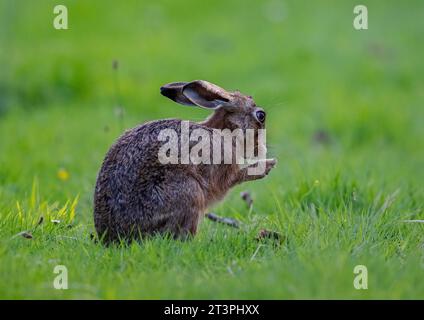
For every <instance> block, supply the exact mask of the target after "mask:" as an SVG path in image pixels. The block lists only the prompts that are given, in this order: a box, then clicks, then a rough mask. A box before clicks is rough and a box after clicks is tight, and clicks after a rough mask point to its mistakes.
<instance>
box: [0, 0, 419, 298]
mask: <svg viewBox="0 0 424 320" xmlns="http://www.w3.org/2000/svg"><path fill="white" fill-rule="evenodd" d="M57 4H64V5H66V6H67V8H68V22H69V29H68V30H55V29H54V28H53V19H54V17H55V15H54V14H53V8H54V6H55V5H57ZM357 4H359V3H357V2H356V1H322V0H320V1H278V0H266V1H236V0H226V1H218V0H216V1H213V2H207V1H194V0H193V1H170V0H169V1H155V2H148V1H133V0H131V1H125V2H124V1H122V2H117V1H105V0H102V1H97V0H91V1H79V0H72V1H60V2H57V1H50V0H49V1H47V0H43V1H37V2H36V1H29V0H20V1H12V0H0V64H1V70H0V215H1V222H0V238H1V239H0V298H76V297H77V298H164V297H165V298H328V297H330V298H405V297H407V298H422V297H423V294H424V284H423V282H422V281H420V279H422V276H423V275H424V274H423V267H422V266H423V263H422V254H423V251H422V244H423V230H424V228H423V227H422V224H419V223H410V224H407V223H403V222H402V220H405V219H423V211H422V204H423V200H424V195H423V189H422V181H423V180H424V174H423V164H424V151H423V148H424V142H423V137H424V126H423V119H424V108H423V102H424V90H423V87H424V77H423V75H424V62H423V56H424V42H423V41H422V40H423V38H424V22H423V21H424V20H423V18H422V17H423V13H424V2H423V1H419V0H417V1H412V0H411V1H403V2H401V1H394V0H392V1H384V2H383V1H377V0H375V1H362V2H361V4H364V5H366V6H367V7H368V14H369V29H368V30H364V31H358V30H355V29H354V28H353V25H352V22H353V19H354V14H353V8H354V6H355V5H357ZM113 66H115V68H114V67H113ZM194 79H204V80H208V81H210V82H213V83H216V84H218V85H220V86H222V87H224V88H226V89H229V90H235V89H239V90H240V91H242V92H243V93H246V94H250V95H252V96H253V97H254V99H255V100H256V101H257V103H258V104H259V105H261V106H263V107H264V108H265V110H266V111H267V142H268V144H269V154H270V156H272V157H276V158H277V159H278V160H279V165H278V167H277V168H276V169H275V170H273V171H272V173H271V174H270V176H269V178H267V179H265V180H263V181H257V182H254V183H249V184H246V185H243V186H240V187H238V188H237V189H236V190H235V191H233V192H232V193H231V194H230V195H229V197H227V198H226V200H225V201H224V202H223V203H222V204H220V205H219V206H218V207H217V208H216V212H217V213H219V214H221V215H225V216H233V217H236V218H238V219H240V220H243V221H244V222H246V224H247V225H249V226H251V227H249V228H248V229H249V230H248V232H247V233H238V232H235V231H234V230H228V229H227V228H225V227H220V226H216V225H211V223H210V222H207V221H205V222H204V223H203V224H202V228H201V230H200V233H199V236H198V237H197V238H196V239H195V240H194V241H192V242H190V243H178V242H177V243H175V242H172V241H168V240H166V239H153V240H151V242H147V243H146V244H145V245H138V244H133V245H132V246H131V247H130V248H113V249H107V248H103V247H100V246H98V245H96V244H94V243H92V241H91V240H90V239H89V234H90V232H92V231H93V230H94V228H93V225H92V193H93V187H94V183H95V178H96V174H97V171H98V170H99V168H100V165H101V161H102V159H103V157H104V155H105V153H106V151H107V150H108V148H109V147H110V145H111V144H112V143H113V141H114V140H115V139H116V138H117V137H118V136H119V135H120V134H121V133H122V132H123V130H124V129H126V128H130V127H133V126H135V125H136V124H138V123H142V122H144V121H147V120H153V119H160V118H172V117H177V118H182V119H190V120H201V119H203V118H205V117H206V116H207V114H208V112H207V111H205V110H200V109H196V108H188V107H182V106H178V105H177V104H174V103H172V102H171V101H168V100H167V99H165V98H163V97H162V96H160V94H159V87H160V86H161V85H163V84H165V83H168V82H173V81H190V80H194ZM242 190H249V191H250V192H251V193H252V196H253V197H254V200H255V209H254V211H253V212H250V213H248V212H247V211H248V210H247V209H246V208H245V205H244V203H243V201H242V200H241V199H240V197H239V192H240V191H242ZM77 195H79V198H78V205H77V207H76V210H75V216H74V214H71V212H72V209H70V207H67V208H65V209H64V210H62V211H61V208H63V206H64V204H65V203H66V201H71V202H72V201H73V200H74V199H75V197H77ZM71 202H69V203H71ZM40 216H43V217H45V218H46V217H50V218H52V219H53V218H55V217H56V218H57V217H59V218H60V219H62V220H64V221H65V220H66V221H68V220H69V221H68V222H69V223H72V225H73V226H75V227H74V228H66V226H62V225H61V224H59V226H55V225H53V224H52V223H50V221H49V219H45V222H44V223H43V224H42V225H41V226H40V228H37V229H36V230H35V231H33V239H24V238H23V237H20V236H18V237H16V236H15V235H16V234H17V233H18V232H20V231H23V230H29V229H31V228H33V227H34V225H35V224H36V222H37V221H38V219H39V217H40ZM64 216H66V218H64ZM261 227H269V228H273V229H276V230H278V231H280V232H281V233H283V234H284V235H285V236H286V237H287V239H288V241H287V242H286V243H285V244H284V245H282V247H277V248H276V247H275V246H274V245H273V244H269V243H265V244H260V245H259V246H258V243H257V242H255V241H254V235H255V232H256V231H257V230H258V229H259V228H261ZM258 248H259V249H258ZM58 263H60V264H64V265H66V266H68V268H69V270H70V271H69V273H70V280H69V281H70V289H69V290H66V291H60V290H54V289H52V288H51V282H52V281H53V278H54V274H53V272H52V270H53V267H54V265H55V264H58ZM367 263H368V265H369V268H370V270H369V273H370V275H369V278H370V282H372V285H371V284H370V285H369V290H367V291H357V290H354V288H353V286H352V281H353V273H352V270H353V267H354V266H355V265H356V264H367ZM71 279H73V280H71ZM72 281H74V282H72ZM73 283H74V284H73Z"/></svg>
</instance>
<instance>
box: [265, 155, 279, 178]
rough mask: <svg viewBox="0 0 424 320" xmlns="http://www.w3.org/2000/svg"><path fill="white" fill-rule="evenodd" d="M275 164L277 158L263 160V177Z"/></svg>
mask: <svg viewBox="0 0 424 320" xmlns="http://www.w3.org/2000/svg"><path fill="white" fill-rule="evenodd" d="M276 164H277V159H267V160H265V172H264V177H265V176H266V175H268V173H269V172H270V171H271V169H272V168H274V167H275V165H276Z"/></svg>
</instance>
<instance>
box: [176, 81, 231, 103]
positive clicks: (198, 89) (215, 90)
mask: <svg viewBox="0 0 424 320" xmlns="http://www.w3.org/2000/svg"><path fill="white" fill-rule="evenodd" d="M182 94H183V95H184V96H185V97H186V98H187V99H188V100H190V101H191V102H192V103H193V104H195V105H198V106H199V107H203V108H208V109H216V108H218V107H221V106H225V105H228V102H229V101H230V99H231V95H230V94H229V93H228V92H227V91H226V90H224V89H222V88H220V87H218V86H217V85H214V84H212V83H210V82H207V81H204V80H196V81H192V82H189V83H187V84H186V85H184V86H183V89H182Z"/></svg>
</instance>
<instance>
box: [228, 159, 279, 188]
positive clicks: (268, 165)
mask: <svg viewBox="0 0 424 320" xmlns="http://www.w3.org/2000/svg"><path fill="white" fill-rule="evenodd" d="M276 164H277V160H276V159H264V160H259V161H256V162H255V163H253V164H251V165H249V166H247V167H245V168H243V169H241V170H240V171H239V173H238V176H237V178H236V183H235V184H238V183H242V182H246V181H252V180H258V179H262V178H264V177H266V176H267V175H268V173H269V172H270V171H271V169H272V168H274V167H275V165H276Z"/></svg>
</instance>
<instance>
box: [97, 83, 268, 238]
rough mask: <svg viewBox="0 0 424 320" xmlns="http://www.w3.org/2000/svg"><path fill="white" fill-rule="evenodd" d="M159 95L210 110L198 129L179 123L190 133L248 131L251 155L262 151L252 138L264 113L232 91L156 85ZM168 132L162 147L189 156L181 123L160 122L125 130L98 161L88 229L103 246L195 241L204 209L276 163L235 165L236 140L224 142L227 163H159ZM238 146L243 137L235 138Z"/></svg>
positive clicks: (195, 85) (262, 125) (203, 85)
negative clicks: (160, 239) (159, 237)
mask: <svg viewBox="0 0 424 320" xmlns="http://www.w3.org/2000/svg"><path fill="white" fill-rule="evenodd" d="M161 94H162V95H164V96H166V97H168V98H170V99H172V100H174V101H175V102H178V103H180V104H183V105H188V106H199V107H203V108H207V109H211V110H213V111H214V112H213V114H212V115H210V116H209V117H208V118H207V119H206V120H204V121H202V122H199V123H196V122H188V121H186V123H187V130H188V132H189V133H190V134H191V133H193V132H194V131H195V130H196V129H199V130H200V129H201V130H203V132H207V133H209V134H211V135H212V134H214V133H215V132H217V131H219V130H224V129H229V130H227V131H234V130H238V131H239V132H242V133H245V132H246V131H248V130H251V131H253V132H254V133H255V134H254V140H253V141H254V143H253V144H254V147H253V148H254V150H255V152H256V153H257V152H258V150H259V149H260V148H261V147H262V148H263V149H264V148H265V150H266V147H265V145H264V144H261V141H260V140H259V139H258V132H259V131H260V129H264V128H265V112H264V111H263V109H261V108H260V107H258V106H257V105H256V104H255V102H254V101H253V99H252V97H250V96H245V95H243V94H241V93H240V92H238V91H235V92H227V91H226V90H224V89H222V88H220V87H218V86H216V85H214V84H212V83H209V82H207V81H202V80H197V81H192V82H188V83H186V82H177V83H170V84H167V85H164V86H163V87H161ZM169 130H171V131H172V130H173V131H174V132H176V137H175V138H176V139H174V140H173V141H171V138H170V139H169V141H168V144H169V143H170V142H172V143H174V144H176V145H177V147H178V150H180V151H179V153H178V157H179V158H181V157H183V156H184V155H183V152H184V151H185V152H190V151H193V148H194V147H195V143H196V141H192V139H191V138H190V139H188V143H187V144H188V149H187V150H183V146H182V144H183V142H184V139H186V138H184V139H183V138H182V131H183V129H182V121H181V120H178V119H165V120H158V121H152V122H147V123H144V124H142V125H139V126H137V127H135V128H133V129H130V130H128V131H126V132H125V133H124V134H123V135H122V136H121V137H120V138H119V139H118V140H117V141H116V142H115V143H114V144H113V146H112V147H111V148H110V150H109V151H108V153H107V154H106V157H105V159H104V161H103V165H102V167H101V169H100V172H99V174H98V177H97V182H96V187H95V194H94V222H95V227H96V231H97V234H98V236H99V237H100V238H101V239H103V240H104V241H105V242H106V243H109V242H112V241H117V240H120V239H123V240H126V241H129V240H132V239H140V238H143V237H144V236H146V235H152V234H155V233H169V234H171V235H172V236H174V237H175V238H186V237H187V236H190V235H195V234H196V231H197V226H198V223H199V220H200V219H201V218H202V217H203V215H204V214H205V212H206V210H207V208H208V207H209V206H211V205H212V204H213V203H214V202H216V201H218V200H220V199H222V198H223V197H224V196H225V194H226V193H227V191H228V190H229V189H230V188H231V187H233V186H235V185H237V184H239V183H242V182H245V181H250V180H255V179H260V178H263V177H265V176H266V175H267V174H268V173H269V171H270V170H271V169H272V168H273V167H274V166H275V164H276V160H274V159H260V160H257V161H256V162H253V163H250V164H247V165H246V164H245V165H244V166H243V165H242V164H240V163H239V162H238V161H237V156H238V155H240V151H239V149H237V148H238V147H237V141H235V140H237V139H238V138H239V137H237V139H233V140H232V141H231V144H230V150H229V151H230V153H231V152H232V151H234V152H233V154H232V155H231V157H230V161H226V162H224V161H220V162H218V163H216V161H203V162H201V163H198V162H196V163H194V162H193V161H191V160H189V162H188V163H187V162H186V163H183V162H182V161H178V162H177V163H163V161H162V160H161V159H160V156H159V154H160V152H161V148H163V145H164V142H163V140H161V139H160V137H161V134H162V133H163V132H169ZM203 139H204V137H202V140H203ZM219 139H221V137H220V138H219ZM222 139H223V138H222ZM242 139H245V138H244V137H243V136H242ZM186 140H187V139H186ZM212 140H213V141H215V140H216V139H215V140H214V139H212ZM212 140H211V142H210V143H212ZM205 141H207V139H205ZM238 142H240V141H238ZM242 142H245V141H242ZM207 143H209V142H207ZM246 143H247V142H246ZM204 145H205V144H204ZM224 145H225V143H223V144H221V146H219V145H218V146H219V147H218V150H217V148H216V146H215V145H213V146H211V147H212V148H214V150H213V152H212V151H211V152H210V155H208V154H206V153H205V154H203V155H202V156H206V157H209V156H212V154H215V152H217V151H219V152H221V151H222V152H226V153H228V150H225V148H224V149H223V146H224ZM207 146H209V145H207ZM236 149H237V150H236ZM202 152H203V150H202ZM169 153H170V152H168V153H167V154H169ZM224 157H225V155H224V156H223V158H224ZM259 164H262V167H263V170H262V171H261V170H258V171H259V173H255V174H250V173H249V169H252V167H253V166H259Z"/></svg>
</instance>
